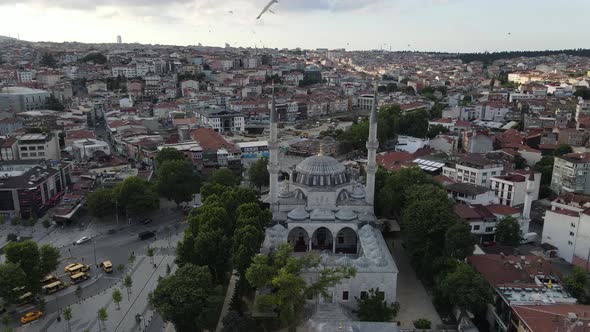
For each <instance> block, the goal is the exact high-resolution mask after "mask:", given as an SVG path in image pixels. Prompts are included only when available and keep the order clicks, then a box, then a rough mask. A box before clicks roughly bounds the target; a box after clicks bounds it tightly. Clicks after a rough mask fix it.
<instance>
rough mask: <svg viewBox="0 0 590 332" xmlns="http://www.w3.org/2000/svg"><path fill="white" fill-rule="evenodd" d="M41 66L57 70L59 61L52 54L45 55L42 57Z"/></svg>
mask: <svg viewBox="0 0 590 332" xmlns="http://www.w3.org/2000/svg"><path fill="white" fill-rule="evenodd" d="M40 64H41V66H45V67H51V68H55V67H56V66H57V61H56V60H55V58H54V57H53V55H51V54H50V53H45V54H43V56H42V57H41V62H40Z"/></svg>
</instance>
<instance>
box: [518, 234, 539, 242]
mask: <svg viewBox="0 0 590 332" xmlns="http://www.w3.org/2000/svg"><path fill="white" fill-rule="evenodd" d="M538 238H539V236H538V235H537V233H535V232H531V233H524V235H523V236H522V240H520V243H521V244H526V243H533V242H536V241H537V239H538Z"/></svg>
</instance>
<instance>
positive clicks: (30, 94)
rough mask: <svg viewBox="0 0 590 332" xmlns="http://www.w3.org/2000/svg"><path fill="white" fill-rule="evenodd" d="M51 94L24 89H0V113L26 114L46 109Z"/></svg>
mask: <svg viewBox="0 0 590 332" xmlns="http://www.w3.org/2000/svg"><path fill="white" fill-rule="evenodd" d="M47 98H49V92H47V91H44V90H37V89H30V88H24V87H7V88H2V89H0V112H3V111H4V112H12V113H18V112H25V111H30V110H40V109H44V108H45V106H46V103H47Z"/></svg>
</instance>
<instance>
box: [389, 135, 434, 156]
mask: <svg viewBox="0 0 590 332" xmlns="http://www.w3.org/2000/svg"><path fill="white" fill-rule="evenodd" d="M428 145H429V141H428V139H422V138H417V137H412V136H398V137H397V144H396V145H395V150H396V151H406V152H409V153H414V152H416V151H418V149H421V148H424V147H426V146H428Z"/></svg>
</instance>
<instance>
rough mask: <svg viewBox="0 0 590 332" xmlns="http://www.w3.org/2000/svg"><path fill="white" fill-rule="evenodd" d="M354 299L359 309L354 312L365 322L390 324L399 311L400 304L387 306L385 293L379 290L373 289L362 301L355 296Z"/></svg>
mask: <svg viewBox="0 0 590 332" xmlns="http://www.w3.org/2000/svg"><path fill="white" fill-rule="evenodd" d="M354 299H355V300H356V303H357V307H358V308H357V310H355V311H353V312H354V313H355V314H356V315H357V316H358V318H359V319H360V320H361V321H364V322H390V321H391V320H392V319H393V317H395V315H397V312H398V311H399V305H398V304H394V305H391V306H390V305H389V304H387V301H385V293H383V292H380V291H379V288H377V289H373V288H371V289H369V294H368V296H366V297H364V298H363V297H361V298H360V299H359V298H358V297H356V296H355V297H354Z"/></svg>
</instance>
